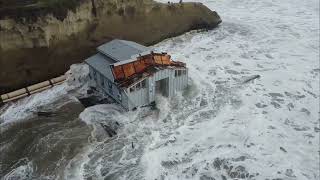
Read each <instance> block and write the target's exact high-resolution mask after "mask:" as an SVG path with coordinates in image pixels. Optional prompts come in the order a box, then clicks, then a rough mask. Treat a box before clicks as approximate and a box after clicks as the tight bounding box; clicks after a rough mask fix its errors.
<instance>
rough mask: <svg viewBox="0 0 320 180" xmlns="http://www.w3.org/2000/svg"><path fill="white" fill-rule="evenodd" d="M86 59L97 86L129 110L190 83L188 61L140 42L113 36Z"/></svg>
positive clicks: (170, 95)
mask: <svg viewBox="0 0 320 180" xmlns="http://www.w3.org/2000/svg"><path fill="white" fill-rule="evenodd" d="M97 51H98V53H97V54H95V55H93V56H91V57H89V58H88V59H86V60H85V62H86V63H87V64H88V65H89V69H90V73H89V77H90V79H91V80H92V81H94V82H95V85H96V88H97V89H99V90H100V91H102V92H103V93H105V94H107V95H108V96H110V97H112V98H113V99H114V100H115V101H116V102H118V103H119V104H120V105H121V106H122V107H124V108H125V109H126V110H132V109H134V108H137V107H139V106H143V105H148V104H150V103H153V102H155V97H156V95H158V94H159V95H162V96H164V97H172V96H173V95H174V94H175V93H176V92H177V91H181V90H183V89H184V88H186V87H187V84H188V69H187V67H186V64H185V63H182V62H178V61H173V60H172V59H171V56H170V55H168V54H167V53H157V52H155V51H154V50H152V49H150V48H148V47H145V46H142V45H140V44H138V43H135V42H132V41H125V40H118V39H116V40H113V41H110V42H108V43H106V44H103V45H101V46H99V47H98V48H97Z"/></svg>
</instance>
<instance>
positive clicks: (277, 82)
mask: <svg viewBox="0 0 320 180" xmlns="http://www.w3.org/2000/svg"><path fill="white" fill-rule="evenodd" d="M196 1H197V2H202V3H204V4H205V5H207V6H209V8H211V9H213V10H216V11H217V12H218V13H219V14H220V15H221V17H222V19H223V23H222V24H221V25H220V26H219V28H217V29H214V30H211V31H208V32H201V33H197V32H190V33H187V34H185V35H182V36H179V37H176V38H171V39H168V40H165V41H164V42H162V43H159V44H157V45H156V46H155V48H157V49H159V51H166V52H168V53H170V54H172V56H173V58H174V59H176V60H181V61H184V62H186V63H187V66H188V67H189V76H190V78H191V80H190V82H192V83H191V86H190V88H189V89H188V90H187V91H188V92H184V93H182V95H179V96H177V97H174V98H173V99H171V100H164V99H161V100H160V102H158V103H159V104H158V106H157V107H158V108H159V109H160V110H159V112H160V114H157V113H155V111H149V110H148V109H145V108H141V109H138V110H137V111H134V112H121V111H118V110H117V108H115V107H114V105H97V106H93V107H90V108H87V109H86V110H84V112H82V113H81V114H80V118H81V119H82V120H83V121H85V122H86V123H88V124H90V125H97V124H99V123H100V122H103V123H108V122H114V121H117V122H119V123H121V124H122V126H121V128H120V129H119V131H118V135H117V136H116V137H114V138H113V139H109V138H107V136H101V138H100V140H101V141H100V140H98V139H96V140H97V141H93V142H92V144H91V145H90V148H89V151H88V152H86V153H83V154H79V157H80V156H81V157H80V158H78V159H77V158H76V159H75V161H76V162H77V163H73V164H72V165H71V164H70V166H69V167H68V168H67V170H66V174H69V176H66V177H68V178H69V177H74V179H85V178H86V177H92V178H93V179H95V178H96V179H102V178H110V179H147V180H149V179H174V180H175V179H210V178H215V179H223V177H226V178H227V179H232V178H235V177H239V178H241V177H243V176H244V177H245V178H246V179H267V178H269V179H274V178H282V179H299V180H300V179H302V180H303V179H319V176H320V175H319V163H317V162H319V154H318V150H319V72H320V70H319V61H318V59H319V42H318V39H319V24H318V23H317V22H319V8H318V7H319V2H318V1H316V0H310V1H300V0H290V1H289V0H283V1H281V2H280V1H271V0H270V1H269V0H266V1H253V0H249V1H234V0H225V1H209V0H196ZM165 3H167V1H165ZM257 74H259V75H260V76H261V77H260V78H259V79H256V80H255V81H254V82H248V83H243V81H244V80H246V79H247V77H250V76H252V75H257ZM162 100H163V101H162ZM168 107H169V108H168ZM96 127H98V126H96ZM94 132H95V133H96V134H94V135H93V136H96V137H97V134H98V135H99V134H100V133H102V132H103V130H95V131H94ZM104 138H105V139H104ZM103 140H104V141H103ZM132 145H133V147H132Z"/></svg>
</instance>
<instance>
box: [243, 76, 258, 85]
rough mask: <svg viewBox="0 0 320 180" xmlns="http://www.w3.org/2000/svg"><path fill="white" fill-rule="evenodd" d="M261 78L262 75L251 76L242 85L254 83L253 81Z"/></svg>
mask: <svg viewBox="0 0 320 180" xmlns="http://www.w3.org/2000/svg"><path fill="white" fill-rule="evenodd" d="M260 77H261V76H260V75H254V76H250V77H248V78H247V79H245V80H244V81H243V82H242V83H243V84H245V83H248V82H250V81H253V80H255V79H258V78H260Z"/></svg>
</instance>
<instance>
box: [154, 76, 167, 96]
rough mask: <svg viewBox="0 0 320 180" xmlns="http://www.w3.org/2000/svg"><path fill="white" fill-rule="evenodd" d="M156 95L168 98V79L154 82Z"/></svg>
mask: <svg viewBox="0 0 320 180" xmlns="http://www.w3.org/2000/svg"><path fill="white" fill-rule="evenodd" d="M156 94H160V95H162V96H164V97H168V96H169V78H165V79H161V80H159V81H156Z"/></svg>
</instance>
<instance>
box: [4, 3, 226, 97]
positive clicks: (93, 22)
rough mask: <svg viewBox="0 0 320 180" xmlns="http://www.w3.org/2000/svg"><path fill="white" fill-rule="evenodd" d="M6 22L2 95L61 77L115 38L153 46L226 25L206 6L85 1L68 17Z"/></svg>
mask: <svg viewBox="0 0 320 180" xmlns="http://www.w3.org/2000/svg"><path fill="white" fill-rule="evenodd" d="M30 13H31V14H30ZM36 15H37V14H36ZM0 17H1V18H2V19H0V93H3V92H7V91H10V90H13V89H16V88H20V87H23V86H26V85H29V84H31V83H35V82H39V81H42V80H46V79H48V78H51V77H54V76H57V75H60V74H62V73H64V72H65V71H66V70H67V69H68V68H69V66H70V65H71V64H73V63H78V62H82V61H83V60H84V59H85V58H86V57H88V56H89V55H91V54H93V53H94V51H95V48H96V47H97V46H98V45H100V44H102V43H104V42H107V41H109V40H111V39H114V38H121V39H127V40H133V41H136V42H139V43H142V44H145V45H150V44H153V43H156V42H159V41H161V40H163V39H165V38H168V37H172V36H176V35H179V34H182V33H184V32H187V31H190V30H193V29H202V28H206V29H210V28H213V27H216V26H217V25H218V24H219V23H220V22H221V19H220V17H219V16H218V14H217V13H216V12H214V11H211V10H210V9H208V8H207V7H205V6H204V5H202V4H200V3H182V4H180V3H177V4H161V3H156V2H154V1H152V0H82V1H81V3H79V5H77V6H76V7H75V8H74V9H70V10H69V11H68V12H67V14H65V15H64V16H57V15H56V14H55V13H47V14H43V12H42V14H41V15H39V16H36V17H35V14H34V13H33V14H32V11H31V12H30V11H28V13H26V14H23V15H22V16H21V15H20V14H18V15H16V16H14V14H12V13H10V14H8V16H4V15H3V13H2V14H1V16H0Z"/></svg>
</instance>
